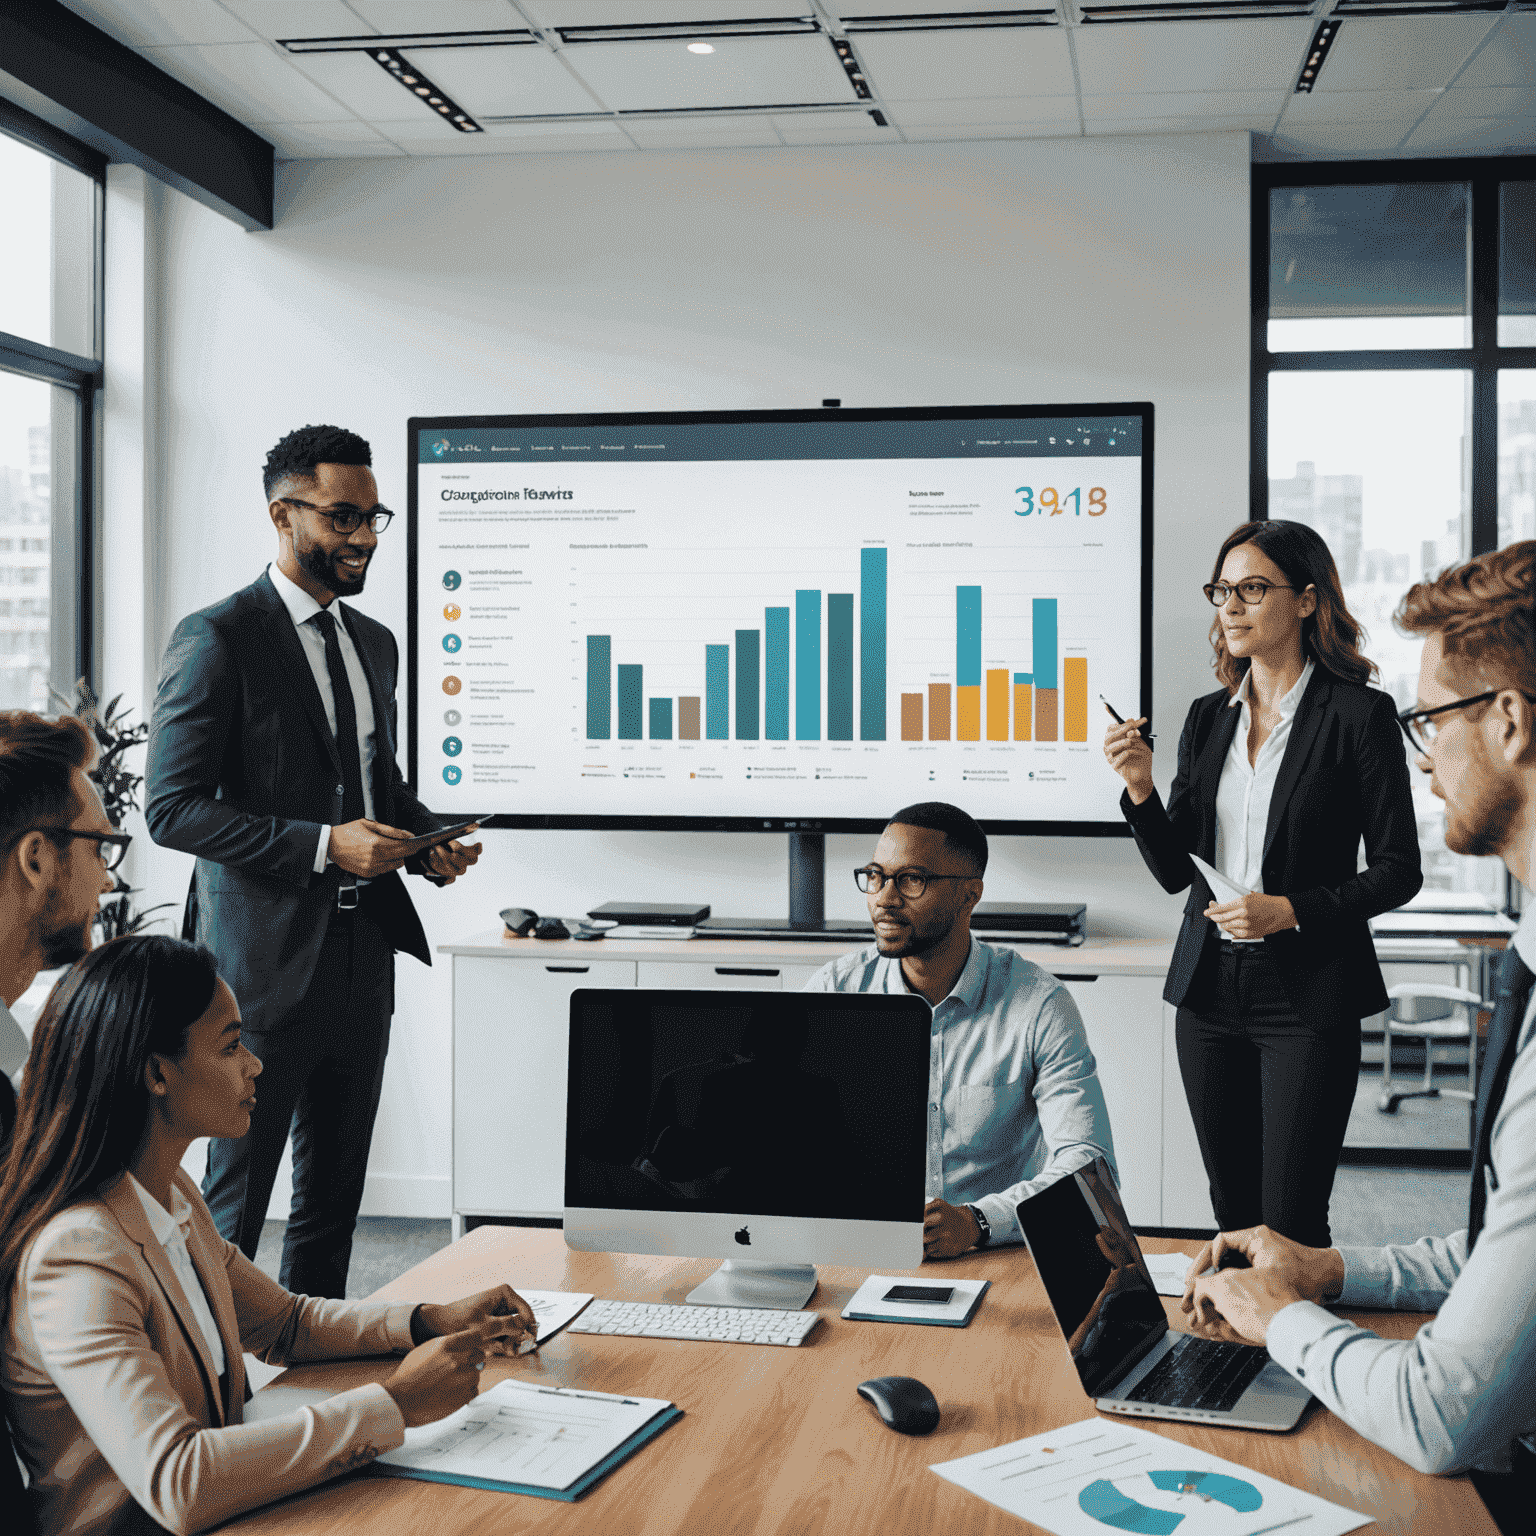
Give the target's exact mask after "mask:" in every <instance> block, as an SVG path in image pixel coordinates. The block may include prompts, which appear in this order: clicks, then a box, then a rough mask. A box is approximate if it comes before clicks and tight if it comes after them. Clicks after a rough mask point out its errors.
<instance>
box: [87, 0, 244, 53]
mask: <svg viewBox="0 0 1536 1536" xmlns="http://www.w3.org/2000/svg"><path fill="white" fill-rule="evenodd" d="M64 3H65V5H67V6H68V8H69V9H70V10H72V11H73V12H74V13H75V15H77V16H83V17H84V18H85V20H87V21H88V22H90V24H91V25H92V26H93V27H95V28H97V29H98V30H99V31H102V32H105V33H106V34H107V36H108V37H115V38H116V39H117V40H118V42H120V43H126V44H127V45H128V46H129V47H130V48H153V47H154V46H156V45H157V44H166V43H249V42H251V41H252V36H251V29H250V28H249V27H247V26H245V25H244V24H243V23H241V22H239V21H237V20H236V19H235V18H234V17H233V16H231V15H230V14H229V12H228V11H226V10H225V9H224V7H223V6H222V5H220V4H219V3H218V0H134V3H133V4H132V5H125V4H124V3H123V0H64Z"/></svg>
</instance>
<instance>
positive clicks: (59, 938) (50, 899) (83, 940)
mask: <svg viewBox="0 0 1536 1536" xmlns="http://www.w3.org/2000/svg"><path fill="white" fill-rule="evenodd" d="M63 904H64V903H63V900H62V898H61V893H60V892H59V891H57V890H52V891H49V893H48V896H47V899H46V900H45V901H44V903H43V910H42V914H41V916H40V918H39V920H38V935H37V947H38V948H39V949H40V950H41V951H42V955H43V963H42V966H41V967H40V969H42V970H45V971H51V970H55V969H56V968H57V967H59V966H61V965H73V964H74V963H75V961H76V960H82V959H84V958H85V956H86V955H88V954H89V953H90V952H91V925H92V924H93V923H94V922H95V921H96V913H95V912H94V911H93V912H91V913H90V915H89V916H87V917H85V918H76V919H75V920H74V921H73V922H63V921H61V920H60V915H59V909H60V908H61V907H62V906H63Z"/></svg>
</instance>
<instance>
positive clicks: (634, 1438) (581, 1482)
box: [364, 1407, 683, 1504]
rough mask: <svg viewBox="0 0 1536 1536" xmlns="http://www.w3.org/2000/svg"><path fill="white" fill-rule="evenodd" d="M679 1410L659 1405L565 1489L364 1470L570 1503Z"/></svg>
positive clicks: (382, 1467)
mask: <svg viewBox="0 0 1536 1536" xmlns="http://www.w3.org/2000/svg"><path fill="white" fill-rule="evenodd" d="M682 1416H683V1410H682V1409H681V1408H677V1407H671V1408H663V1409H662V1410H661V1412H660V1413H658V1414H657V1415H656V1417H655V1418H654V1419H652V1420H650V1422H649V1423H646V1424H642V1425H641V1426H640V1428H639V1429H637V1430H636V1431H635V1432H634V1434H632V1435H631V1436H630V1437H629V1439H627V1440H626V1441H624V1443H623V1444H622V1445H617V1446H615V1447H614V1448H613V1450H612V1451H610V1452H609V1453H608V1455H606V1456H605V1457H604V1458H603V1459H602V1460H601V1461H600V1462H598V1464H597V1465H596V1466H595V1467H593V1468H592V1470H591V1471H590V1472H587V1473H585V1474H584V1475H583V1476H581V1477H578V1478H577V1479H576V1481H575V1482H574V1483H572V1484H571V1486H570V1487H569V1488H535V1487H533V1486H532V1485H531V1484H529V1483H502V1482H497V1481H496V1479H495V1478H491V1477H461V1476H459V1475H457V1474H456V1473H451V1472H423V1471H419V1470H418V1469H417V1468H415V1467H396V1466H391V1465H390V1464H389V1463H387V1462H379V1461H375V1462H373V1463H372V1464H371V1465H370V1466H369V1467H368V1468H367V1469H366V1472H365V1474H364V1475H365V1476H366V1475H372V1476H375V1477H413V1478H415V1479H416V1480H417V1481H418V1482H424V1483H456V1484H457V1485H458V1486H459V1487H461V1488H484V1489H486V1490H487V1491H488V1492H491V1493H530V1494H532V1495H533V1496H534V1498H536V1499H559V1500H560V1501H561V1502H562V1503H564V1504H574V1503H575V1502H576V1500H577V1499H579V1498H580V1497H581V1496H582V1494H584V1493H585V1492H587V1490H588V1489H589V1488H591V1487H593V1486H594V1485H595V1484H597V1483H599V1482H601V1481H602V1479H603V1478H605V1477H607V1475H608V1474H609V1473H610V1472H611V1471H613V1469H614V1468H615V1467H616V1466H618V1464H619V1463H620V1462H621V1461H627V1460H628V1459H629V1458H630V1457H631V1456H633V1455H634V1453H635V1452H636V1451H638V1450H639V1449H640V1447H641V1446H642V1445H644V1444H645V1442H646V1441H647V1440H649V1439H651V1438H652V1437H654V1436H656V1435H659V1434H660V1433H661V1432H662V1430H664V1429H665V1428H666V1427H667V1425H669V1424H672V1423H675V1422H676V1421H677V1420H678V1419H680V1418H682Z"/></svg>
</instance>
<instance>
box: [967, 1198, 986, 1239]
mask: <svg viewBox="0 0 1536 1536" xmlns="http://www.w3.org/2000/svg"><path fill="white" fill-rule="evenodd" d="M966 1210H968V1211H969V1212H970V1213H971V1215H972V1216H974V1217H975V1218H976V1225H977V1226H978V1227H979V1228H980V1229H981V1236H980V1237H978V1238H977V1239H976V1246H977V1247H978V1248H985V1247H986V1246H987V1244H988V1243H990V1242H991V1241H992V1223H991V1222H990V1221H988V1220H987V1213H986V1212H985V1211H984V1210H982V1208H981V1207H980V1206H979V1205H968V1206H966Z"/></svg>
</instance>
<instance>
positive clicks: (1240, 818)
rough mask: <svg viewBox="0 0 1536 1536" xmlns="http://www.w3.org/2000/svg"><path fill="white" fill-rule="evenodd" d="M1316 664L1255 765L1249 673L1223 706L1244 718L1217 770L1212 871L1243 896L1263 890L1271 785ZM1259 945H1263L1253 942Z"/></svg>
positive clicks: (1288, 699)
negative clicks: (1250, 752)
mask: <svg viewBox="0 0 1536 1536" xmlns="http://www.w3.org/2000/svg"><path fill="white" fill-rule="evenodd" d="M1316 670H1317V664H1316V662H1313V661H1310V660H1309V661H1308V662H1307V664H1306V666H1304V667H1303V668H1302V669H1301V676H1300V677H1298V678H1297V679H1296V682H1295V685H1294V686H1293V687H1292V688H1291V689H1290V691H1289V692H1288V693H1286V694H1284V695H1282V697H1281V699H1280V702H1279V704H1278V705H1277V706H1276V707H1277V708H1278V709H1279V711H1280V718H1279V720H1277V721H1276V722H1275V728H1274V729H1273V730H1272V731H1271V732H1270V733H1269V735H1268V736H1267V737H1265V739H1264V744H1263V745H1262V746H1261V747H1260V748H1259V750H1258V754H1257V755H1256V756H1255V758H1254V760H1253V762H1252V763H1251V764H1250V763H1249V761H1248V733H1249V731H1250V730H1251V729H1252V727H1253V693H1252V683H1253V673H1252V672H1251V671H1249V672H1245V673H1244V674H1243V681H1242V683H1241V684H1240V685H1239V686H1238V690H1237V692H1236V693H1234V694H1233V695H1232V697H1231V699H1230V700H1229V701H1228V703H1227V708H1228V709H1240V710H1241V711H1242V715H1241V717H1240V718H1239V720H1238V722H1237V729H1236V730H1235V731H1234V732H1233V733H1232V745H1231V746H1230V747H1229V748H1228V749H1227V756H1226V761H1225V762H1224V763H1223V764H1222V765H1221V781H1220V783H1219V784H1218V785H1217V786H1216V859H1215V864H1216V868H1217V869H1219V870H1220V871H1221V873H1222V874H1224V875H1225V876H1226V877H1227V879H1229V880H1231V881H1232V882H1233V883H1234V884H1236V885H1240V886H1241V887H1242V888H1243V889H1244V890H1245V891H1262V890H1263V889H1264V875H1263V868H1262V866H1263V863H1264V831H1265V828H1266V826H1267V825H1268V823H1269V802H1270V801H1271V800H1272V799H1273V798H1274V793H1275V780H1276V779H1277V778H1279V776H1280V764H1281V761H1282V760H1283V759H1284V757H1285V744H1286V743H1287V742H1288V741H1289V740H1290V739H1291V721H1292V720H1293V719H1295V717H1296V708H1297V706H1298V705H1299V704H1300V703H1301V696H1302V694H1304V693H1305V692H1306V691H1307V684H1308V683H1310V682H1311V681H1312V674H1313V672H1315V671H1316ZM1256 942H1262V940H1259V941H1256Z"/></svg>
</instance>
